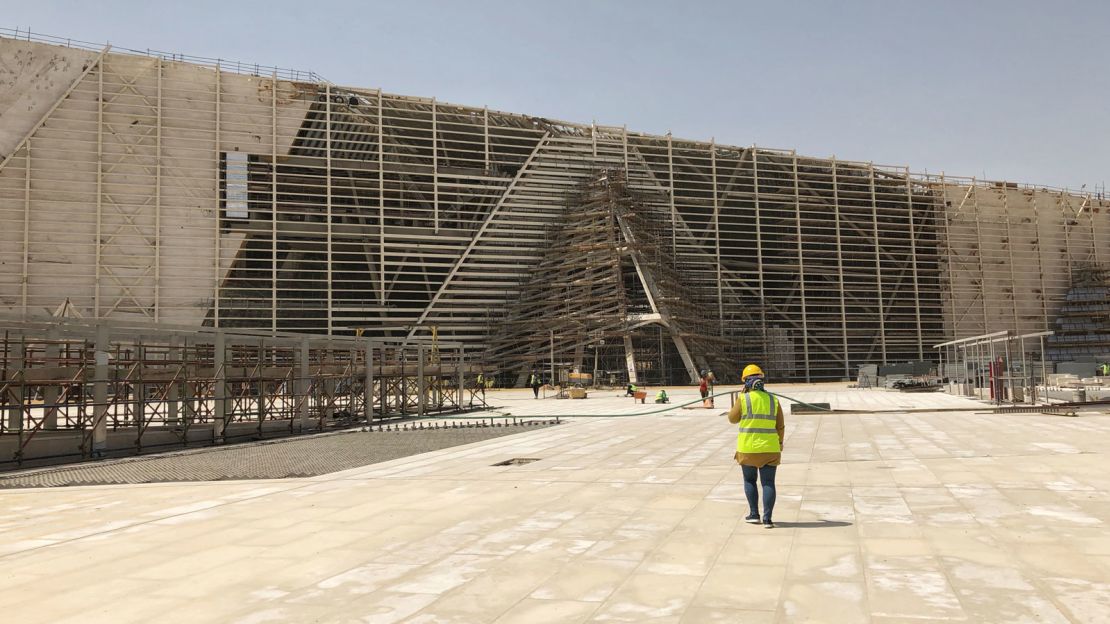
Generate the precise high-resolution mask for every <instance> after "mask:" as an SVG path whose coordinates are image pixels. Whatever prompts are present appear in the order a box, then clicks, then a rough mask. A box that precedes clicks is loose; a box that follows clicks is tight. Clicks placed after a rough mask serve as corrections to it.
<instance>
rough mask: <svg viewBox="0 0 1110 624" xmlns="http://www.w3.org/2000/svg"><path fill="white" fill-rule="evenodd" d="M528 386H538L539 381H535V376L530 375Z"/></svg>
mask: <svg viewBox="0 0 1110 624" xmlns="http://www.w3.org/2000/svg"><path fill="white" fill-rule="evenodd" d="M528 385H529V386H538V385H540V380H539V379H536V376H535V375H532V376H531V377H529V378H528Z"/></svg>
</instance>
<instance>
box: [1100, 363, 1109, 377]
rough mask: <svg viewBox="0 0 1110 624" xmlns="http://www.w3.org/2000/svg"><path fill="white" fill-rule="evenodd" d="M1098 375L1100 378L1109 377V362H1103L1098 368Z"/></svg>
mask: <svg viewBox="0 0 1110 624" xmlns="http://www.w3.org/2000/svg"><path fill="white" fill-rule="evenodd" d="M1098 374H1099V376H1100V377H1110V362H1103V363H1102V366H1099V367H1098Z"/></svg>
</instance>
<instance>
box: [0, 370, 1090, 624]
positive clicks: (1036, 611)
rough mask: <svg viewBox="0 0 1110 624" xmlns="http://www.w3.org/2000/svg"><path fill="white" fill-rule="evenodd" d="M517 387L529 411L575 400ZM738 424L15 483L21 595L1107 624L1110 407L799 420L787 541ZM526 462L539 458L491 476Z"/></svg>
mask: <svg viewBox="0 0 1110 624" xmlns="http://www.w3.org/2000/svg"><path fill="white" fill-rule="evenodd" d="M782 389H783V390H784V393H785V394H790V395H791V396H796V397H797V398H800V399H803V400H807V401H817V400H826V401H831V402H833V404H834V405H835V406H838V407H842V408H850V407H853V406H866V407H871V408H878V409H889V408H894V409H949V408H952V407H958V406H959V405H961V404H962V405H964V406H967V407H971V408H974V407H976V406H977V405H976V404H974V403H972V402H969V401H964V400H962V399H956V398H953V397H946V396H944V395H933V394H929V395H902V394H895V393H890V392H882V391H854V390H845V389H842V388H829V387H823V388H810V389H806V388H802V387H794V388H790V391H789V392H786V388H782ZM498 394H499V395H500V396H499V399H503V401H502V402H503V403H504V404H506V405H510V404H511V405H513V406H514V407H513V408H512V411H513V412H514V413H516V414H521V415H523V414H524V413H525V412H529V413H537V414H538V413H545V414H555V413H558V412H559V411H560V404H562V403H569V402H566V401H531V400H530V399H528V400H517V399H518V398H522V397H523V395H522V394H521V393H498ZM675 394H676V395H678V396H676V399H677V400H682V399H683V398H685V396H683V395H682V393H680V392H676V393H675ZM690 395H692V393H687V395H686V396H690ZM626 401H627V403H626ZM576 403H578V404H579V406H576V407H575V408H574V410H575V411H578V412H583V411H591V412H593V413H613V412H614V411H620V410H623V411H632V410H634V409H636V408H633V407H631V406H630V400H628V399H618V398H615V397H598V398H592V399H589V400H587V401H584V402H582V401H579V402H576ZM899 405H905V406H908V407H906V408H899V407H898V406H899ZM649 407H650V406H649ZM562 409H563V410H564V413H565V410H566V409H567V408H562ZM719 412H720V410H676V411H675V412H672V413H668V414H660V415H652V416H641V417H631V418H610V419H601V418H580V419H575V420H573V421H571V422H569V423H567V424H564V425H560V426H556V427H550V428H546V429H541V430H536V431H531V432H527V433H522V434H519V435H513V436H505V437H500V438H497V439H493V440H487V441H483V442H478V443H474V444H468V445H465V446H459V447H454V448H450V449H444V450H439V451H435V452H432V453H427V454H423V455H416V456H411V457H407V458H403V459H398V460H394V461H390V462H385V463H379V464H375V465H372V466H366V467H361V468H355V469H352V470H347V471H343V472H338V473H333V474H330V475H326V476H321V477H314V478H304V479H287V480H276V481H275V480H270V481H243V482H228V481H221V482H212V483H174V484H147V485H123V486H100V487H75V488H54V489H38V490H8V491H3V492H0V604H3V605H4V615H5V618H10V619H11V620H12V621H18V622H20V624H31V623H34V622H82V623H87V622H121V623H123V622H150V621H158V622H175V621H181V622H186V621H187V622H243V623H250V622H254V623H261V622H313V621H316V622H402V621H403V622H412V623H424V624H430V623H452V622H457V623H466V624H472V623H479V622H497V623H498V624H504V623H507V622H526V623H528V624H536V623H542V622H560V623H562V622H696V623H703V622H730V623H734V622H756V623H760V622H803V621H814V622H868V621H870V622H876V623H888V624H893V623H896V622H902V623H908V622H916V623H918V624H920V623H921V622H923V621H929V620H942V621H965V622H1106V621H1107V615H1106V614H1107V613H1110V580H1108V579H1110V532H1108V531H1107V523H1110V493H1108V492H1110V457H1108V455H1107V450H1106V449H1107V448H1110V416H1105V415H1099V416H1082V417H1079V418H1065V417H1053V416H1040V415H1034V414H1015V415H994V414H989V413H981V412H977V411H974V410H969V411H962V412H928V411H924V412H912V413H910V412H902V413H883V414H868V413H858V414H814V415H797V416H790V417H789V418H788V422H787V441H786V453H785V458H784V465H783V467H782V468H781V469H780V473H779V484H780V486H779V487H780V494H779V504H778V507H777V509H776V513H775V516H776V520H777V521H778V523H779V528H777V529H774V530H771V531H768V530H764V529H762V528H759V527H756V526H752V525H747V524H745V523H743V522H742V521H741V520H740V518H741V516H742V515H743V513H744V506H745V505H744V503H743V494H742V488H741V485H740V480H739V474H738V473H739V471H738V469H737V468H736V467H735V465H734V464H733V463H732V460H731V455H732V448H733V445H734V440H735V434H734V430H733V428H731V427H730V426H728V424H727V423H726V422H725V420H724V418H723V417H722V416H720V415H719ZM512 457H535V458H539V461H536V462H534V463H529V464H524V465H519V466H506V467H495V466H492V464H495V463H497V462H500V461H503V460H505V459H509V458H512Z"/></svg>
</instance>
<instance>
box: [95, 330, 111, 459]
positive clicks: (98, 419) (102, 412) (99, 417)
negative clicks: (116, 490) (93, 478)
mask: <svg viewBox="0 0 1110 624" xmlns="http://www.w3.org/2000/svg"><path fill="white" fill-rule="evenodd" d="M111 339H112V336H111V333H110V332H109V331H108V327H107V326H105V325H97V327H96V343H95V345H94V352H93V358H94V362H95V366H94V367H93V405H94V407H93V414H94V415H95V416H94V417H93V427H92V455H93V457H100V456H102V455H103V454H104V451H106V450H107V449H108V370H109V368H108V358H109V349H110V348H111V347H110V344H111Z"/></svg>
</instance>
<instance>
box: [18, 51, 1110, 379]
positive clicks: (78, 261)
mask: <svg viewBox="0 0 1110 624" xmlns="http://www.w3.org/2000/svg"><path fill="white" fill-rule="evenodd" d="M0 60H2V61H3V63H0V158H2V164H0V311H5V312H8V313H15V314H26V315H42V314H56V315H74V316H83V317H90V318H95V317H107V318H111V317H129V318H132V317H133V318H146V319H149V320H151V321H155V322H160V323H173V324H182V325H193V326H199V325H208V326H218V327H234V328H257V329H272V330H282V331H302V332H312V333H331V334H355V333H360V334H362V335H367V336H382V337H391V338H404V337H417V336H420V337H428V336H430V335H431V334H433V333H434V334H435V335H436V336H437V337H442V338H443V339H445V340H446V339H450V340H459V341H462V342H464V343H466V344H467V345H469V346H468V348H469V349H472V353H473V354H474V357H478V358H481V359H484V360H485V361H487V362H488V363H489V365H490V366H491V370H492V369H495V370H497V371H499V372H500V373H502V374H504V375H505V376H506V377H507V378H510V379H515V378H516V377H517V376H519V375H521V374H523V372H524V371H526V370H528V369H531V368H535V367H536V366H540V365H543V366H545V367H546V366H547V365H548V364H549V363H550V362H551V361H555V362H557V363H558V365H559V366H560V367H563V366H565V367H580V368H582V369H583V370H592V362H593V361H595V360H596V361H606V362H614V361H617V362H620V364H619V366H618V365H614V364H611V363H610V364H606V365H605V367H604V369H605V370H608V371H613V370H616V369H619V370H621V371H622V373H627V374H628V375H631V376H635V377H638V378H641V379H644V380H647V381H652V382H657V381H682V380H685V379H686V378H687V377H689V376H690V374H691V373H692V372H693V371H695V370H696V369H701V368H705V367H710V368H715V369H718V370H719V369H720V368H721V367H722V366H723V365H722V364H720V363H718V364H714V362H739V361H747V360H753V361H762V362H767V363H768V367H769V368H770V369H771V370H772V371H774V373H775V374H777V375H779V376H781V377H787V378H792V379H802V380H817V379H842V378H853V377H854V376H855V374H856V372H855V371H856V368H857V367H858V366H859V365H860V364H864V363H885V362H900V361H906V360H918V359H931V358H933V357H935V354H934V353H933V349H932V345H933V344H936V343H939V342H942V341H944V340H949V339H953V338H957V337H962V336H969V335H975V334H981V333H986V332H989V331H997V330H1001V329H1013V330H1016V331H1039V330H1043V329H1051V328H1052V326H1053V323H1054V319H1055V316H1056V313H1057V311H1058V309H1059V307H1060V305H1061V304H1062V302H1063V299H1064V296H1065V294H1066V292H1067V290H1068V287H1069V284H1070V275H1071V271H1072V270H1073V268H1075V267H1078V266H1080V265H1083V264H1085V263H1090V262H1103V261H1108V260H1110V257H1108V254H1110V252H1108V250H1107V241H1110V214H1108V211H1107V208H1108V203H1107V202H1106V201H1105V200H1103V199H1102V198H1100V197H1097V196H1092V195H1091V194H1087V193H1072V192H1066V191H1063V190H1058V189H1049V188H1044V187H1035V186H1027V185H1017V184H1012V183H999V182H982V181H978V180H974V179H962V178H960V179H958V178H947V177H937V176H924V175H915V174H912V173H910V171H909V170H908V169H907V168H903V167H883V166H877V165H873V164H870V163H861V162H844V161H839V160H835V159H821V158H812V157H805V156H801V155H798V154H796V153H794V152H792V151H783V150H773V149H765V148H757V147H738V146H730V145H719V144H715V143H713V142H705V141H691V140H684V139H678V138H675V137H671V136H669V135H668V136H654V135H647V134H641V133H636V132H631V131H627V130H626V129H624V128H614V127H601V126H595V125H588V124H575V123H568V122H561V121H555V120H550V119H544V118H538V117H531V116H527V115H521V114H513V113H503V112H498V111H493V110H489V109H487V108H483V107H473V106H461V105H456V104H449V103H445V102H439V101H437V100H435V99H429V98H418V97H407V96H399V95H391V94H386V93H382V92H381V91H378V90H368V89H359V88H348V87H339V86H336V85H333V84H331V83H328V82H326V81H323V80H321V79H319V78H318V77H316V76H314V75H311V74H307V73H302V72H287V71H282V70H276V69H267V68H260V67H257V66H251V67H245V66H237V65H234V64H228V63H222V62H214V61H210V60H205V59H181V58H179V57H177V56H175V55H157V54H153V55H148V54H137V53H133V52H116V51H113V50H111V49H108V48H105V49H89V48H85V47H73V46H70V47H67V46H62V45H54V44H52V43H50V42H42V41H27V40H17V39H13V38H0ZM605 172H619V173H618V174H617V175H619V177H620V178H621V180H622V183H621V184H622V187H621V188H622V193H624V194H625V195H626V197H627V202H631V203H630V204H629V205H635V206H639V207H640V208H639V209H638V210H639V211H640V213H641V214H650V215H651V216H652V218H653V219H654V221H653V223H655V226H654V227H653V229H652V233H651V237H652V238H651V240H652V241H653V242H652V247H653V248H654V249H656V250H657V252H653V253H651V254H649V255H650V259H645V258H648V256H646V255H641V256H640V260H639V261H638V262H637V263H625V264H624V265H625V266H626V269H623V270H624V271H625V272H626V273H627V275H629V276H630V275H632V274H633V273H636V275H638V276H639V277H638V278H635V277H628V276H626V277H619V276H616V275H617V274H620V273H621V271H622V269H619V268H618V269H615V271H616V273H614V275H615V277H613V279H614V280H616V281H618V282H622V281H623V280H633V281H636V280H637V279H638V280H639V281H636V284H639V286H636V288H632V289H631V290H630V289H627V288H626V289H622V290H621V291H620V292H622V293H633V292H634V293H639V294H631V295H630V294H624V295H621V296H623V297H625V299H627V302H626V303H625V304H622V305H625V306H626V307H625V308H621V309H622V310H625V312H626V313H627V314H626V315H625V317H624V321H623V322H624V323H625V326H624V329H621V328H620V327H616V326H612V325H607V326H606V327H609V329H607V330H606V332H608V333H607V334H605V335H607V336H609V338H608V339H606V338H605V337H604V336H603V335H602V334H601V333H598V332H599V331H600V330H597V329H596V327H595V325H591V324H590V323H589V322H585V323H583V322H578V321H572V320H569V319H570V316H568V314H567V313H566V311H565V310H560V309H557V308H553V309H550V310H547V309H537V307H536V306H532V307H528V306H526V305H524V303H525V302H523V301H522V298H524V297H525V293H529V292H538V291H537V288H540V289H542V280H543V279H544V273H540V274H537V270H540V268H541V267H546V268H543V269H542V270H543V271H544V272H547V271H551V270H553V269H551V267H558V266H559V264H558V262H557V261H558V257H559V254H564V255H567V254H570V255H573V254H574V253H577V251H576V248H574V247H573V246H568V245H570V243H557V241H559V240H570V239H568V238H567V237H560V236H558V232H560V231H563V230H566V229H567V228H568V227H576V225H575V223H574V222H568V221H567V215H568V214H580V213H576V212H575V210H574V209H575V208H576V205H575V203H574V202H576V201H579V198H581V197H583V192H584V189H588V188H589V185H590V184H596V182H597V180H598V177H599V175H603V174H604V173H605ZM622 201H624V200H622ZM621 214H623V213H621ZM614 223H616V222H615V221H614ZM613 231H615V232H618V233H620V232H625V235H631V233H630V231H625V230H620V229H619V228H618V229H616V230H613ZM640 231H644V230H643V229H641V230H640ZM602 243H603V241H601V240H600V239H598V241H597V244H602ZM610 244H611V245H612V249H613V250H616V253H618V254H619V253H627V254H631V252H628V251H627V250H628V249H629V246H628V242H627V240H623V239H622V240H616V239H613V240H612V241H610ZM557 245H564V247H560V248H558V249H553V247H554V246H557ZM622 250H623V251H622ZM644 263H648V264H650V265H651V266H650V267H648V268H647V269H645V268H644V266H640V265H642V264H644ZM617 266H618V267H619V266H621V263H619V262H618V263H617ZM560 275H562V277H561V278H560V279H561V280H562V282H561V283H563V284H564V287H567V286H566V284H570V283H572V282H573V280H574V279H575V278H574V274H573V273H572V272H570V273H568V272H564V273H561V274H560ZM661 275H666V276H668V277H667V278H666V279H668V280H672V281H680V282H681V284H682V288H681V289H680V290H675V289H674V288H671V289H668V288H667V287H666V286H665V285H663V286H660V285H659V284H658V282H659V281H660V280H661V279H662V278H659V277H655V278H651V276H661ZM537 280H538V281H537ZM568 280H569V281H568ZM663 281H666V280H663ZM529 284H531V285H530V286H529ZM636 284H633V285H634V286H635V285H636ZM645 284H646V286H644V285H645ZM641 286H642V288H641ZM567 288H568V290H567V292H568V293H572V292H577V291H575V290H573V289H570V288H569V287H567ZM637 288H639V290H637ZM645 289H646V290H645ZM652 289H661V290H660V291H659V292H657V293H655V295H656V296H655V297H653V296H652V293H651V290H652ZM664 291H665V292H664ZM677 292H681V293H683V294H682V295H681V296H679V295H674V294H673V293H677ZM666 293H672V294H670V295H667V294H666ZM573 296H574V295H568V297H570V298H568V299H565V301H574V299H573ZM668 296H669V297H671V298H675V297H679V298H681V299H683V300H684V303H686V304H689V305H688V306H687V308H688V309H687V311H685V312H683V314H684V315H685V316H683V318H686V319H691V320H687V321H683V322H681V323H680V322H678V321H671V320H668V318H667V315H666V313H665V311H666V310H665V309H663V310H661V309H660V308H661V306H662V307H663V308H666V306H665V305H663V304H660V302H659V301H656V299H657V298H658V299H660V300H663V299H666V298H667V297H668ZM645 302H646V303H645ZM669 305H671V308H673V307H674V304H673V303H672V304H669ZM566 307H567V308H568V309H569V308H570V307H577V306H569V305H568V306H566ZM666 309H670V308H666ZM695 325H696V327H697V329H696V330H695V329H691V328H692V327H694V326H695ZM506 327H514V328H515V329H514V331H516V332H518V333H519V331H520V330H521V328H528V327H533V328H534V333H535V334H537V335H542V334H550V335H549V336H548V337H547V338H548V340H547V341H546V342H545V341H543V340H531V341H529V344H531V345H534V346H533V347H530V348H528V349H523V350H522V349H512V348H511V345H510V347H506V346H505V340H506V337H508V336H512V335H514V334H513V333H512V332H507V331H506ZM591 328H593V329H591ZM621 332H624V333H625V334H627V335H629V336H634V340H627V341H626V340H614V339H613V336H614V335H615V334H618V333H621ZM652 332H654V333H652ZM686 342H693V343H697V344H711V343H712V344H715V345H718V347H714V349H715V350H718V351H717V352H715V353H714V354H710V353H708V352H697V348H694V349H692V348H691V347H690V346H689V345H686V346H683V344H684V343H686ZM700 348H701V349H703V350H705V349H708V347H700ZM684 351H685V353H684ZM510 352H511V353H510ZM710 355H713V357H710ZM601 369H602V367H601V366H600V365H599V371H600V370H601ZM731 372H735V371H731ZM729 374H731V373H729Z"/></svg>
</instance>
